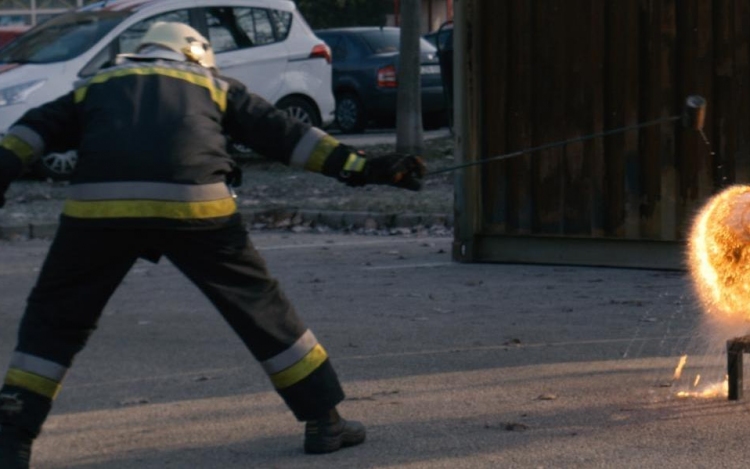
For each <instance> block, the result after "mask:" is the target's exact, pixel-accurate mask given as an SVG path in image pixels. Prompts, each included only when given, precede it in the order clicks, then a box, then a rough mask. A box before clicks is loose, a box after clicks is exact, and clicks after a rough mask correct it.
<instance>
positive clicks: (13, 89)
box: [0, 79, 47, 107]
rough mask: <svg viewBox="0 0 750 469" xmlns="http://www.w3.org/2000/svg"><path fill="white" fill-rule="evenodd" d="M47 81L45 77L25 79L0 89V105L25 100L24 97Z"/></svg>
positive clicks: (8, 104)
mask: <svg viewBox="0 0 750 469" xmlns="http://www.w3.org/2000/svg"><path fill="white" fill-rule="evenodd" d="M46 82H47V80H46V79H42V80H34V81H27V82H26V83H20V84H18V85H13V86H9V87H7V88H2V89H0V107H2V106H10V105H11V104H18V103H22V102H24V101H26V98H28V97H29V95H31V93H33V92H34V91H36V90H38V89H39V88H41V87H42V86H44V84H45V83H46Z"/></svg>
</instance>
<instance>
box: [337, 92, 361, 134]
mask: <svg viewBox="0 0 750 469" xmlns="http://www.w3.org/2000/svg"><path fill="white" fill-rule="evenodd" d="M366 123H367V121H366V119H365V108H364V106H362V102H361V101H360V100H359V98H358V97H357V95H356V94H354V93H342V94H340V95H338V96H337V97H336V126H337V127H338V128H339V130H341V131H342V132H344V133H345V134H354V133H360V132H362V131H363V130H365V127H366Z"/></svg>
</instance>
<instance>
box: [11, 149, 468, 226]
mask: <svg viewBox="0 0 750 469" xmlns="http://www.w3.org/2000/svg"><path fill="white" fill-rule="evenodd" d="M361 149H362V150H364V151H365V152H366V154H369V155H378V154H384V153H389V152H393V151H394V150H395V148H394V145H390V144H378V145H372V146H366V147H362V148H361ZM422 156H423V158H424V159H425V161H426V164H427V167H428V171H434V170H436V169H441V168H446V167H450V166H452V165H454V164H455V161H454V142H453V139H452V137H442V138H435V139H429V140H426V141H425V152H424V154H423V155H422ZM240 161H241V165H242V168H243V183H242V185H241V186H240V187H237V188H236V189H235V191H236V193H237V202H238V205H239V208H240V210H241V211H242V212H243V214H245V216H246V219H248V223H249V224H250V226H251V228H252V229H264V228H286V229H293V230H297V231H306V230H312V229H318V230H321V229H326V228H334V229H339V228H348V229H356V230H358V231H360V232H361V231H368V232H383V231H385V232H390V231H392V230H394V229H396V230H401V231H403V230H404V229H406V228H408V227H407V225H418V228H419V229H424V228H429V229H432V230H433V231H440V230H449V229H450V226H451V225H452V216H453V178H454V175H453V173H451V172H446V173H441V174H436V175H434V176H428V177H426V178H425V181H424V186H423V189H422V190H421V191H419V192H414V191H407V190H402V189H397V188H393V187H388V186H364V187H356V188H354V187H349V186H346V185H345V184H342V183H340V182H338V181H336V180H335V179H332V178H328V177H325V176H322V175H320V174H315V173H309V172H305V171H301V170H298V169H293V168H289V167H287V166H285V165H282V164H280V163H277V162H274V161H273V160H269V159H264V158H259V157H246V158H241V159H240ZM66 187H67V182H64V181H62V182H61V181H52V180H47V181H40V180H34V179H21V180H18V181H15V182H14V183H13V184H12V185H11V187H10V189H9V190H8V192H7V194H6V198H7V203H6V205H5V208H3V209H0V226H25V225H33V224H50V223H55V222H56V221H57V218H58V215H59V213H60V211H61V208H62V204H63V201H64V198H65V193H66V190H65V189H66ZM323 213H324V214H325V217H322V215H321V214H323ZM337 214H342V216H343V215H344V214H358V215H359V217H358V218H357V217H355V218H351V216H350V217H349V221H348V222H347V218H346V217H344V218H343V219H342V218H341V217H338V218H337V216H336V215H337ZM397 217H400V218H401V220H402V221H401V222H400V223H399V222H396V221H394V220H395V218H397ZM322 218H325V220H323V219H322ZM407 219H408V220H410V221H406V220H407ZM331 220H335V222H333V223H331ZM412 228H413V226H412Z"/></svg>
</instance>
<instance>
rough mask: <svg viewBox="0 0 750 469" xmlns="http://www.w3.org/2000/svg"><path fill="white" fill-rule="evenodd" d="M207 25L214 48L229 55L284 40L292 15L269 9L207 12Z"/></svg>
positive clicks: (215, 9)
mask: <svg viewBox="0 0 750 469" xmlns="http://www.w3.org/2000/svg"><path fill="white" fill-rule="evenodd" d="M206 24H207V26H208V40H209V41H210V42H211V46H212V47H213V48H214V50H215V51H216V52H226V51H232V50H237V49H246V48H248V47H256V46H262V45H266V44H273V43H275V42H280V41H283V40H285V39H286V38H287V36H289V30H290V29H291V26H292V14H291V13H290V12H287V11H279V10H273V9H266V8H239V7H237V8H231V7H216V8H207V9H206Z"/></svg>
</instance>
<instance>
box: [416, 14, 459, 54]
mask: <svg viewBox="0 0 750 469" xmlns="http://www.w3.org/2000/svg"><path fill="white" fill-rule="evenodd" d="M422 37H423V38H425V39H426V40H427V42H429V43H430V44H432V45H433V46H435V47H436V48H437V50H438V51H440V50H443V49H445V48H446V47H447V41H448V40H451V41H453V22H452V21H447V22H445V23H443V25H442V26H441V27H440V29H438V30H436V31H432V32H431V33H427V34H425V35H424V36H422Z"/></svg>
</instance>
